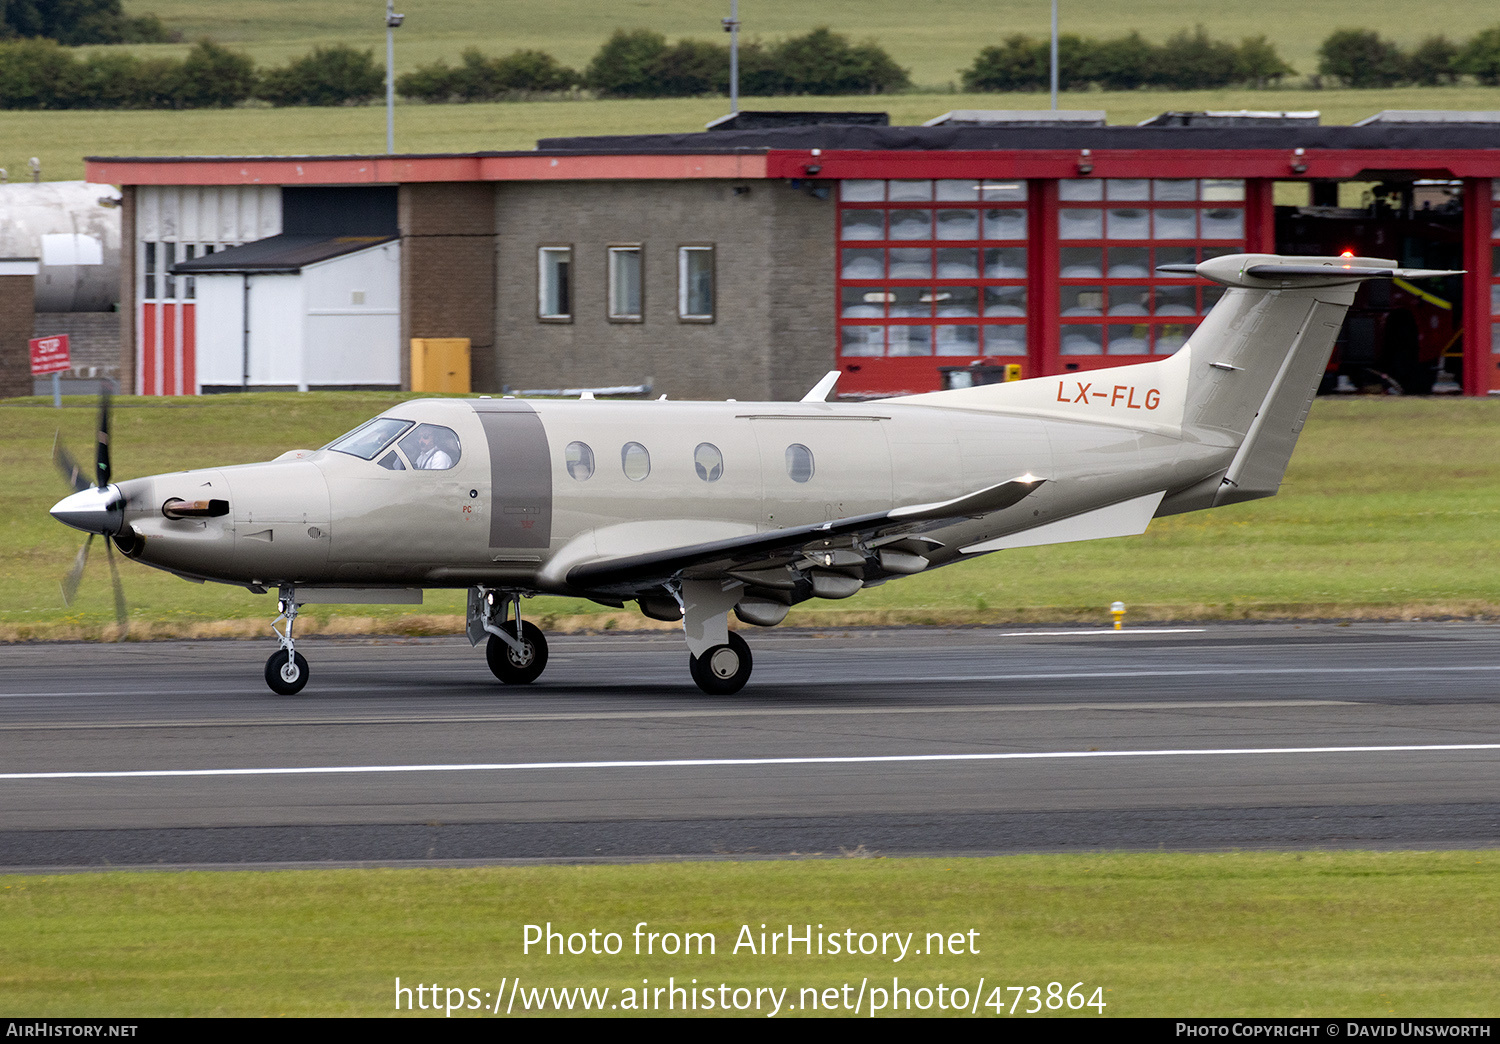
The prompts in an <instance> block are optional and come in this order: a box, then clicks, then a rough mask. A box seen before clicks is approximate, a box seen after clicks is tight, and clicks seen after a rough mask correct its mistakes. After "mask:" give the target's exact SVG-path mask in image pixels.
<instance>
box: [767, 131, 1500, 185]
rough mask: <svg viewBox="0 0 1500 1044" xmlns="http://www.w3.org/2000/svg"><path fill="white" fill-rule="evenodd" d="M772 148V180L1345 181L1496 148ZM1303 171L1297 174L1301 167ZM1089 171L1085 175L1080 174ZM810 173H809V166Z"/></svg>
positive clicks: (1455, 166) (1467, 168) (1462, 167)
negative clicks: (1371, 172) (1298, 152)
mask: <svg viewBox="0 0 1500 1044" xmlns="http://www.w3.org/2000/svg"><path fill="white" fill-rule="evenodd" d="M1287 140H1288V147H1287V148H1285V149H1275V150H1272V149H1093V150H1091V151H1090V152H1089V154H1088V155H1087V156H1084V155H1083V154H1082V153H1081V152H1080V151H1078V150H1074V149H1027V150H1019V149H1018V150H1014V151H1007V150H1004V149H993V150H983V151H936V150H934V151H917V150H886V151H863V150H848V151H843V150H832V149H824V150H822V151H821V152H820V153H819V155H817V156H814V155H813V154H812V151H811V150H796V151H792V150H776V151H772V152H771V153H770V154H769V156H768V157H767V175H768V176H769V177H773V178H806V177H815V178H979V177H985V178H1077V177H1084V176H1087V177H1095V178H1291V179H1296V178H1352V177H1354V176H1356V175H1357V174H1359V173H1360V172H1361V171H1364V170H1402V171H1412V172H1416V173H1420V174H1424V175H1431V176H1434V177H1450V176H1451V177H1456V178H1466V177H1475V178H1488V177H1495V176H1500V149H1308V150H1306V151H1305V152H1304V153H1303V154H1302V155H1301V156H1298V155H1296V153H1295V151H1294V150H1295V138H1294V137H1293V136H1292V135H1290V134H1289V135H1288V138H1287ZM1304 165H1305V169H1303V170H1298V169H1296V168H1297V167H1299V166H1304ZM1082 167H1088V168H1089V169H1088V170H1083V169H1081V168H1082ZM813 168H816V169H813Z"/></svg>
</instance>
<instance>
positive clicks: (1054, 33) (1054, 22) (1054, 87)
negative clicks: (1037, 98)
mask: <svg viewBox="0 0 1500 1044" xmlns="http://www.w3.org/2000/svg"><path fill="white" fill-rule="evenodd" d="M1052 111H1053V112H1056V111H1057V0H1052Z"/></svg>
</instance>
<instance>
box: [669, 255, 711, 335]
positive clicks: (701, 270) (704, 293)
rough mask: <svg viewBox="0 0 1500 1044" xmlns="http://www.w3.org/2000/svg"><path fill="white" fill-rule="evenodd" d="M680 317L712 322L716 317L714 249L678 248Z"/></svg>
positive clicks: (683, 319)
mask: <svg viewBox="0 0 1500 1044" xmlns="http://www.w3.org/2000/svg"><path fill="white" fill-rule="evenodd" d="M677 318H678V319H681V320H682V321H683V322H689V323H709V322H713V318H714V248H713V247H712V246H682V247H678V248H677Z"/></svg>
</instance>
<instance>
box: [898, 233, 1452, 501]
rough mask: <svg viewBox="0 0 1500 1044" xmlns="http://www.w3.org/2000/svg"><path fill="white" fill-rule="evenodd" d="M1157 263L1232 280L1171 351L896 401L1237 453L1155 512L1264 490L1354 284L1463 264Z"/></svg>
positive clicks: (1254, 257)
mask: <svg viewBox="0 0 1500 1044" xmlns="http://www.w3.org/2000/svg"><path fill="white" fill-rule="evenodd" d="M1158 271H1164V272H1175V273H1177V274H1180V275H1198V276H1202V277H1204V278H1205V279H1212V280H1213V281H1214V282H1216V283H1222V284H1223V285H1224V286H1227V287H1229V290H1228V292H1227V293H1225V294H1224V296H1223V297H1222V298H1220V300H1219V302H1218V303H1217V304H1216V305H1214V308H1213V311H1211V312H1210V313H1209V314H1208V316H1207V317H1206V318H1205V319H1204V320H1203V325H1202V326H1200V327H1198V329H1197V331H1195V332H1194V334H1193V336H1192V337H1191V338H1189V340H1188V343H1187V344H1186V345H1184V346H1183V348H1182V349H1181V350H1180V351H1178V352H1177V354H1176V355H1173V356H1170V357H1168V358H1164V359H1160V360H1155V361H1152V362H1148V363H1136V364H1134V365H1130V366H1119V367H1112V368H1109V369H1098V370H1088V371H1083V372H1079V373H1076V374H1067V375H1065V376H1063V377H1042V378H1033V379H1031V380H1026V381H1015V382H1012V383H1010V384H986V385H980V386H976V387H972V388H960V389H955V390H952V391H942V392H928V393H925V394H922V395H911V396H905V397H903V398H902V400H901V401H902V402H906V403H912V404H916V405H927V406H946V407H955V408H959V409H982V410H1005V411H1009V412H1017V413H1029V414H1032V415H1037V416H1046V417H1057V418H1064V419H1069V420H1091V421H1095V422H1098V423H1112V424H1122V425H1127V426H1130V427H1134V428H1140V429H1152V428H1154V429H1155V430H1157V431H1160V432H1163V433H1168V434H1171V435H1174V436H1175V435H1189V437H1194V438H1195V440H1196V441H1198V442H1200V443H1207V444H1209V445H1212V446H1217V447H1222V448H1223V450H1224V452H1225V454H1227V453H1228V452H1229V451H1231V450H1233V451H1234V457H1233V458H1232V463H1230V465H1229V467H1228V468H1227V469H1226V470H1224V471H1221V472H1215V473H1213V474H1211V475H1208V476H1207V477H1205V478H1203V479H1202V480H1201V481H1199V482H1197V483H1195V484H1193V485H1191V486H1189V487H1188V488H1186V489H1182V490H1177V491H1174V492H1171V493H1169V494H1168V495H1167V498H1166V499H1165V500H1164V501H1162V503H1161V507H1160V509H1159V510H1158V512H1157V514H1159V515H1164V514H1175V513H1176V512H1179V511H1194V510H1197V509H1199V508H1207V507H1215V506H1217V505H1219V504H1233V503H1236V502H1238V501H1242V500H1254V499H1256V498H1259V497H1269V496H1272V495H1274V494H1275V493H1276V491H1277V489H1279V488H1280V486H1281V477H1282V475H1283V474H1284V473H1285V472H1286V466H1287V462H1288V461H1289V460H1290V459H1291V456H1292V447H1293V446H1295V445H1296V443H1297V436H1298V435H1300V434H1301V433H1302V424H1303V422H1304V421H1305V420H1306V419H1307V411H1308V409H1309V408H1310V407H1311V406H1312V400H1313V396H1314V395H1316V394H1317V391H1318V383H1319V381H1320V380H1321V378H1322V375H1323V370H1324V369H1325V368H1326V367H1327V365H1328V356H1329V354H1330V353H1331V352H1332V351H1333V343H1334V340H1335V339H1336V338H1337V337H1338V332H1339V327H1340V326H1341V325H1342V324H1343V321H1344V313H1345V312H1347V311H1348V310H1349V306H1350V304H1352V303H1353V301H1354V294H1355V291H1356V290H1358V289H1359V284H1360V283H1361V282H1363V281H1364V280H1366V279H1392V278H1403V279H1422V278H1426V277H1428V276H1444V275H1456V274H1459V273H1455V272H1440V271H1428V270H1424V269H1411V268H1398V267H1396V262H1394V261H1384V260H1381V259H1379V258H1371V257H1280V256H1278V255H1276V254H1231V255H1229V256H1226V257H1216V258H1213V259H1212V260H1209V261H1205V262H1203V263H1202V264H1199V265H1163V266H1162V267H1161V268H1160V269H1158Z"/></svg>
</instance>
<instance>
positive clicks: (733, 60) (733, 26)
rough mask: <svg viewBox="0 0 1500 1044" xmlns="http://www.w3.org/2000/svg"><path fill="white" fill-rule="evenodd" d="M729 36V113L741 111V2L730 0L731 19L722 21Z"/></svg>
mask: <svg viewBox="0 0 1500 1044" xmlns="http://www.w3.org/2000/svg"><path fill="white" fill-rule="evenodd" d="M720 21H721V22H723V24H724V31H725V32H726V33H728V34H729V111H730V113H731V114H733V113H736V112H739V111H740V0H729V17H728V18H722V19H720Z"/></svg>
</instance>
